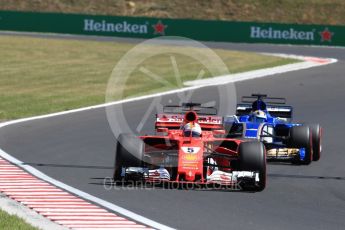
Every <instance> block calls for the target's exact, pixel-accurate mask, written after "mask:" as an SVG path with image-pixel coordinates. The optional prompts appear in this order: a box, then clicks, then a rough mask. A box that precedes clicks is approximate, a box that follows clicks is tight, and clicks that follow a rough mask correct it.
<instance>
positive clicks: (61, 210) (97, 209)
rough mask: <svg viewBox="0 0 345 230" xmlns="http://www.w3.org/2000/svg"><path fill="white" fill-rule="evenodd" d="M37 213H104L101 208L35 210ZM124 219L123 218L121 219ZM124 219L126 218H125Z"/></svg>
mask: <svg viewBox="0 0 345 230" xmlns="http://www.w3.org/2000/svg"><path fill="white" fill-rule="evenodd" d="M35 211H37V212H97V211H100V212H101V211H102V212H103V211H104V210H103V209H101V208H83V209H81V208H79V209H78V210H74V209H73V208H65V207H64V208H35ZM121 218H122V217H121ZM123 219H124V218H123Z"/></svg>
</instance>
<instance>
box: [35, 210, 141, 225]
mask: <svg viewBox="0 0 345 230" xmlns="http://www.w3.org/2000/svg"><path fill="white" fill-rule="evenodd" d="M40 214H41V215H44V216H112V217H116V216H117V215H115V214H114V213H109V212H106V213H101V212H96V213H94V212H80V213H75V212H74V213H73V212H63V213H61V212H40ZM132 222H133V221H132ZM133 223H135V222H133Z"/></svg>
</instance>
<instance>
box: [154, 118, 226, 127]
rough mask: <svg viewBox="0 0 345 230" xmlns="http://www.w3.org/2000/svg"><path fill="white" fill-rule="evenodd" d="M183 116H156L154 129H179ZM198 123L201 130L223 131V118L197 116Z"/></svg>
mask: <svg viewBox="0 0 345 230" xmlns="http://www.w3.org/2000/svg"><path fill="white" fill-rule="evenodd" d="M183 119H184V114H157V115H156V123H155V127H156V129H157V128H168V129H179V128H181V125H182V124H183ZM198 123H199V125H200V126H201V128H202V129H205V130H213V129H223V117H220V116H212V115H199V116H198Z"/></svg>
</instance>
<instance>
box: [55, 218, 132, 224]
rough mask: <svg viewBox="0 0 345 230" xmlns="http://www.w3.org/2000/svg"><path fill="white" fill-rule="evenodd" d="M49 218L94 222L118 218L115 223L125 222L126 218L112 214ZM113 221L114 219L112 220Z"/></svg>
mask: <svg viewBox="0 0 345 230" xmlns="http://www.w3.org/2000/svg"><path fill="white" fill-rule="evenodd" d="M49 219H51V220H82V221H85V222H90V221H92V222H94V221H108V220H119V221H117V222H116V223H125V222H127V220H126V219H123V218H122V217H116V216H115V217H114V216H49ZM114 223H115V221H114Z"/></svg>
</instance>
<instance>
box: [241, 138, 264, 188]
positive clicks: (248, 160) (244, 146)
mask: <svg viewBox="0 0 345 230" xmlns="http://www.w3.org/2000/svg"><path fill="white" fill-rule="evenodd" d="M239 169H240V171H252V172H257V173H259V182H258V183H256V184H255V185H254V187H253V186H246V185H244V186H242V188H243V190H254V191H262V190H264V189H265V187H266V149H265V146H264V145H263V143H261V142H257V141H250V142H242V143H241V144H240V146H239Z"/></svg>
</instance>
